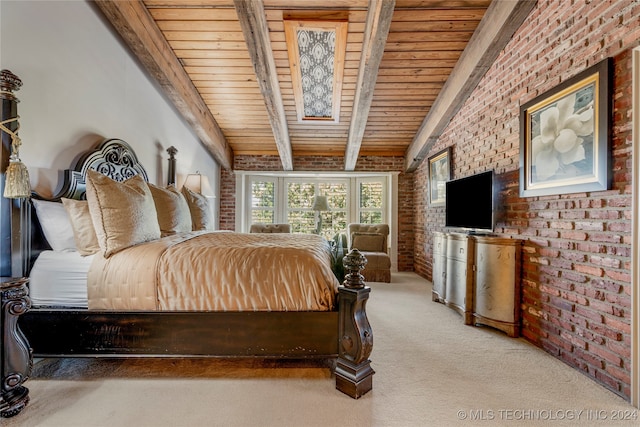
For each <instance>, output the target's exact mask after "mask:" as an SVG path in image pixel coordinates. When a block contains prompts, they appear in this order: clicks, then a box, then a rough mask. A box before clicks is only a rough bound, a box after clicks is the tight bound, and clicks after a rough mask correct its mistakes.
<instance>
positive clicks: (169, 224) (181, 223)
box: [147, 183, 192, 236]
mask: <svg viewBox="0 0 640 427" xmlns="http://www.w3.org/2000/svg"><path fill="white" fill-rule="evenodd" d="M147 185H149V190H151V195H152V196H153V201H154V203H155V205H156V211H157V212H158V224H159V225H160V233H161V234H162V235H163V236H169V235H172V234H176V233H181V232H183V231H191V227H192V225H191V211H190V210H189V205H188V204H187V201H186V199H185V198H184V196H183V195H182V193H180V192H179V191H178V189H177V188H176V187H174V186H173V185H170V186H168V187H166V188H162V187H158V186H157V185H153V184H151V183H148V184H147Z"/></svg>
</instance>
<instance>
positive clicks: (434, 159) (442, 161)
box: [429, 147, 451, 206]
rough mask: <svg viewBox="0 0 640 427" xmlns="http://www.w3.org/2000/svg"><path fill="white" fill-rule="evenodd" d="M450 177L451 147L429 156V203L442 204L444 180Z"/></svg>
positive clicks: (443, 199) (444, 196)
mask: <svg viewBox="0 0 640 427" xmlns="http://www.w3.org/2000/svg"><path fill="white" fill-rule="evenodd" d="M450 179H451V147H448V148H445V149H444V150H442V151H440V152H439V153H437V154H436V155H434V156H431V157H429V205H430V206H444V204H445V201H446V185H445V184H446V182H447V181H449V180H450Z"/></svg>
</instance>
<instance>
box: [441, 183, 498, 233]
mask: <svg viewBox="0 0 640 427" xmlns="http://www.w3.org/2000/svg"><path fill="white" fill-rule="evenodd" d="M446 191H447V192H446V199H445V226H446V227H450V228H462V229H466V230H471V231H476V230H477V231H493V227H494V210H495V190H494V185H493V171H487V172H482V173H479V174H476V175H472V176H467V177H464V178H459V179H454V180H451V181H447V183H446Z"/></svg>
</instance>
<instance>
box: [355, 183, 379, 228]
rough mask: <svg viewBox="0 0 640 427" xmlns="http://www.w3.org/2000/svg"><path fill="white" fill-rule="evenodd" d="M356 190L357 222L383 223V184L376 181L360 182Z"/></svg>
mask: <svg viewBox="0 0 640 427" xmlns="http://www.w3.org/2000/svg"><path fill="white" fill-rule="evenodd" d="M358 190H359V191H358V206H359V209H358V212H359V213H358V218H359V219H358V222H361V223H363V224H382V223H384V220H383V218H384V199H385V197H384V182H382V181H380V180H377V179H368V180H366V181H365V180H360V182H359V185H358Z"/></svg>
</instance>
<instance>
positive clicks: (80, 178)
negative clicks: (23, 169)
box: [23, 139, 177, 275]
mask: <svg viewBox="0 0 640 427" xmlns="http://www.w3.org/2000/svg"><path fill="white" fill-rule="evenodd" d="M167 152H168V153H169V156H170V157H169V173H170V176H169V178H168V182H169V183H175V157H174V156H175V153H176V152H177V150H176V149H175V148H174V147H170V148H169V149H168V150H167ZM89 169H92V170H95V171H98V172H100V173H102V174H103V175H106V176H108V177H110V178H111V179H114V180H116V181H125V180H127V179H129V178H131V177H133V176H134V175H140V176H142V177H143V178H144V180H145V181H148V180H149V177H148V175H147V171H146V170H145V168H144V166H142V164H140V162H139V161H138V156H136V153H135V152H134V151H133V149H132V148H131V146H130V145H129V144H127V143H126V142H124V141H122V140H121V139H107V140H105V141H103V142H101V143H100V144H99V145H98V146H97V147H95V148H93V149H91V150H89V151H88V152H86V153H85V154H83V155H82V156H80V158H78V160H77V161H76V163H75V165H74V166H73V167H72V168H71V169H66V170H65V171H64V173H63V182H62V186H61V187H59V188H60V189H59V190H58V192H57V193H56V194H55V195H54V196H53V197H52V198H51V199H46V200H50V201H58V202H59V201H60V200H61V199H62V198H67V199H78V200H82V199H85V198H86V191H87V190H86V188H87V187H86V176H87V171H88V170H89ZM171 175H173V176H171ZM32 197H33V198H35V199H40V200H45V199H44V198H43V197H40V196H39V195H38V194H37V193H33V195H32ZM25 209H26V210H27V212H28V215H27V217H28V218H27V220H26V221H24V222H23V223H24V224H30V226H29V227H25V228H26V230H25V232H26V233H29V234H30V236H29V237H28V238H27V241H28V242H29V244H28V245H27V247H26V248H25V252H24V257H25V258H24V259H27V260H28V262H27V263H26V264H25V267H24V268H25V270H26V272H25V275H28V274H29V271H31V267H32V266H33V263H34V262H35V260H36V258H37V257H38V255H39V254H40V252H42V251H44V250H48V249H51V247H50V246H49V244H48V243H47V240H46V239H45V237H44V234H43V233H42V228H41V227H40V223H39V222H38V219H37V216H36V213H35V209H34V207H33V203H27V206H26V207H25Z"/></svg>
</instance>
